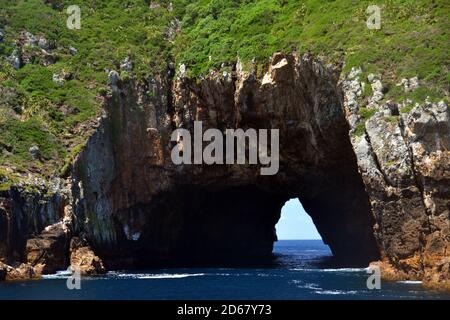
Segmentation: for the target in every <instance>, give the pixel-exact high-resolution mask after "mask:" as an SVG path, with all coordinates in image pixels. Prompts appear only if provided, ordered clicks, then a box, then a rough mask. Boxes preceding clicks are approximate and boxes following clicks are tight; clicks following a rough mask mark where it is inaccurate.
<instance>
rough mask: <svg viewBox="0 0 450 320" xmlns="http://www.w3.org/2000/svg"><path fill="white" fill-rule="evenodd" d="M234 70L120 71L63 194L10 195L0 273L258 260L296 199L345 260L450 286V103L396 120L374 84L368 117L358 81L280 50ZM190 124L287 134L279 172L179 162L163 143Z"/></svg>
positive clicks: (1, 211)
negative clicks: (201, 73)
mask: <svg viewBox="0 0 450 320" xmlns="http://www.w3.org/2000/svg"><path fill="white" fill-rule="evenodd" d="M232 69H233V70H232V72H224V73H218V72H211V74H210V75H209V76H208V77H205V78H202V79H190V78H188V77H185V76H184V74H183V72H178V73H177V75H176V76H175V74H176V72H175V70H174V68H173V67H169V68H168V72H167V75H160V76H155V77H151V78H148V79H145V80H144V81H135V80H130V79H120V77H119V75H118V74H117V73H115V72H114V71H112V72H111V73H110V74H109V79H110V85H111V88H110V92H108V93H107V94H106V95H105V97H104V106H105V107H104V115H103V116H102V117H101V119H99V123H98V125H97V129H96V131H95V133H94V134H93V135H92V136H91V137H90V138H89V140H88V142H87V144H86V147H85V148H84V150H83V151H82V152H81V153H80V154H79V155H78V156H77V158H76V159H75V161H74V163H73V166H72V169H71V170H70V172H71V174H70V177H69V178H68V179H67V181H65V182H61V184H62V185H64V187H60V188H59V189H57V190H53V191H51V192H48V191H36V192H35V193H27V192H24V191H20V190H19V191H18V190H17V189H14V188H13V189H11V190H10V191H9V192H5V193H4V194H3V195H2V198H1V202H0V203H1V206H0V237H2V239H5V241H2V242H1V243H2V246H1V247H0V249H1V250H0V258H1V260H2V261H3V262H5V263H7V264H10V265H13V266H14V267H16V268H15V269H14V268H11V267H8V266H4V267H3V269H4V270H6V272H4V273H3V274H6V277H7V276H8V274H9V275H10V276H9V277H10V278H13V277H14V274H15V273H14V272H16V273H17V272H18V271H17V270H19V269H20V268H22V270H23V269H24V268H27V267H28V268H31V269H32V271H30V270H29V269H27V270H26V271H25V273H26V275H29V274H33V275H35V274H39V273H42V272H44V273H46V272H54V271H55V270H57V269H64V268H66V267H67V266H69V265H71V266H72V267H73V268H80V267H82V269H83V270H85V273H89V274H94V273H96V272H104V271H105V267H106V269H113V268H119V267H120V268H124V267H125V268H133V267H138V266H148V265H169V264H177V265H180V264H197V263H220V264H225V263H236V262H255V261H264V260H265V259H266V258H267V257H269V256H270V253H271V251H272V246H273V241H274V240H275V239H276V234H275V232H274V226H275V224H276V223H277V221H278V219H279V217H280V211H281V207H282V206H283V204H284V203H285V201H287V200H289V199H291V198H299V199H300V201H301V202H302V204H303V205H304V207H305V209H306V211H307V212H308V213H309V214H310V215H311V217H312V218H313V220H314V223H315V225H316V226H317V228H318V231H319V232H320V234H321V235H322V238H323V240H324V241H325V242H326V243H327V244H328V245H329V246H330V248H331V250H332V251H333V254H334V256H335V257H336V258H337V260H338V261H340V263H341V264H343V265H368V264H369V263H370V262H372V261H378V260H380V262H378V264H379V265H380V266H381V267H382V271H383V274H384V276H385V277H386V278H402V279H421V280H424V282H425V283H426V284H428V285H432V286H437V287H439V288H446V287H447V288H448V286H449V281H450V276H449V264H450V261H449V252H450V251H449V250H450V230H449V206H450V193H449V185H450V184H449V172H450V171H449V167H450V161H449V159H450V152H449V149H450V140H449V137H450V124H449V123H450V122H449V109H448V106H447V105H446V104H445V103H443V102H442V103H439V104H434V103H425V104H418V105H416V106H413V107H411V108H409V109H410V110H407V112H401V109H402V110H403V111H405V108H404V107H403V106H399V105H397V104H396V103H395V102H390V101H388V102H382V101H383V100H382V95H383V90H384V88H383V86H382V83H381V81H382V79H380V78H379V77H377V76H376V75H371V76H370V79H368V82H369V84H366V85H371V86H372V88H373V97H371V98H370V99H369V101H366V102H367V105H368V106H367V109H369V110H370V114H371V116H370V117H365V116H362V115H361V109H362V108H360V106H359V104H360V103H361V102H360V100H361V99H360V95H361V91H362V90H363V87H364V84H363V83H362V82H365V79H361V72H360V71H359V70H357V69H354V70H352V72H351V73H350V74H349V75H347V76H344V75H341V74H340V70H338V69H337V68H334V67H330V66H325V65H324V64H323V63H321V62H320V61H318V60H316V59H314V58H312V57H311V56H308V55H302V56H299V55H295V54H293V55H283V54H275V55H274V56H273V57H272V59H271V61H270V63H269V65H268V67H267V68H266V69H267V70H265V72H263V74H261V75H259V74H260V72H258V73H257V72H244V71H243V70H242V68H241V66H240V64H239V63H237V64H236V65H235V66H233V68H232ZM408 83H409V82H408ZM194 121H203V126H204V129H205V130H206V129H208V128H218V129H219V130H221V131H222V132H223V131H224V130H225V129H229V128H242V129H244V130H245V129H248V128H255V129H279V130H280V169H279V173H278V174H277V175H274V176H261V175H260V174H259V172H260V171H259V169H260V167H259V166H258V165H181V166H175V165H174V164H173V162H172V161H171V158H170V152H171V149H172V147H173V146H174V144H175V143H176V142H175V143H174V142H171V141H170V135H171V133H172V131H173V130H174V129H176V128H185V129H188V130H190V131H192V130H193V123H194ZM94 252H95V253H94ZM83 255H85V256H86V259H83ZM20 263H25V265H22V266H21V267H19V264H20ZM0 269H1V267H0ZM19 273H20V272H19ZM23 273H24V272H22V273H21V274H23ZM0 274H1V272H0Z"/></svg>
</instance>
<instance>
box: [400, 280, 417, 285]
mask: <svg viewBox="0 0 450 320" xmlns="http://www.w3.org/2000/svg"><path fill="white" fill-rule="evenodd" d="M397 282H398V283H404V284H422V281H412V280H405V281H397Z"/></svg>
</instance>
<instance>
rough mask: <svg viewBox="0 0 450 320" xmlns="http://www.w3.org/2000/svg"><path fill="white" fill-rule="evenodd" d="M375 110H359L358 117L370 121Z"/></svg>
mask: <svg viewBox="0 0 450 320" xmlns="http://www.w3.org/2000/svg"><path fill="white" fill-rule="evenodd" d="M376 111H377V110H375V109H367V108H360V109H359V115H360V117H361V118H362V119H363V120H368V119H370V118H371V117H372V116H373V115H374V114H375V112H376Z"/></svg>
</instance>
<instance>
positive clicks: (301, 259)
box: [0, 240, 450, 299]
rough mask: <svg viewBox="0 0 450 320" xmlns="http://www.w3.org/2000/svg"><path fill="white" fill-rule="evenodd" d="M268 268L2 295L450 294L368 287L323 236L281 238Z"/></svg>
mask: <svg viewBox="0 0 450 320" xmlns="http://www.w3.org/2000/svg"><path fill="white" fill-rule="evenodd" d="M275 253H276V255H277V258H276V264H275V265H274V266H273V267H270V268H258V269H255V268H251V269H250V268H247V269H245V268H242V269H235V268H204V269H201V268H196V269H158V270H146V271H142V272H134V273H126V272H111V273H109V274H107V275H105V276H101V277H96V278H83V279H82V281H81V289H80V290H68V289H67V286H66V282H67V280H66V279H67V275H64V274H59V275H54V276H48V277H47V278H46V279H45V280H41V281H27V282H9V283H0V299H450V296H449V295H443V294H440V293H437V292H433V291H427V290H424V289H422V287H421V285H420V284H419V283H401V282H382V285H381V290H369V289H367V286H366V281H367V277H368V274H367V273H366V270H365V269H335V268H330V267H325V265H326V264H325V263H326V262H327V261H328V260H329V258H330V256H331V253H330V251H329V249H328V247H327V246H325V245H324V244H323V243H322V242H321V241H314V240H307V241H305V240H299V241H280V242H278V243H277V244H276V246H275Z"/></svg>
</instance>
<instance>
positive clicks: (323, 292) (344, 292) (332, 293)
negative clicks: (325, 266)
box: [314, 290, 358, 295]
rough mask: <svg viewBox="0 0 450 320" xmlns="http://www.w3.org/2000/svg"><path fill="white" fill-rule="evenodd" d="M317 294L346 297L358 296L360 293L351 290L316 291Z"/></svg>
mask: <svg viewBox="0 0 450 320" xmlns="http://www.w3.org/2000/svg"><path fill="white" fill-rule="evenodd" d="M314 292H315V293H317V294H325V295H339V294H342V295H346V294H350V295H351V294H357V293H358V291H354V290H351V291H343V290H317V291H314Z"/></svg>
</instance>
